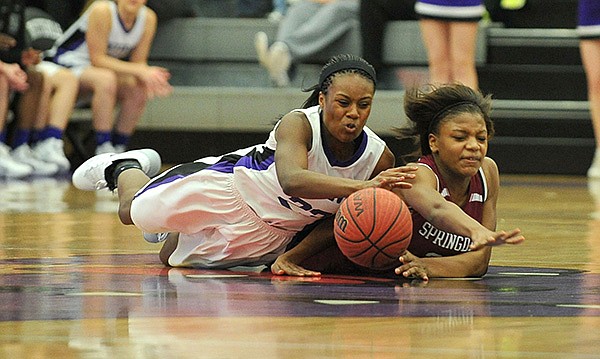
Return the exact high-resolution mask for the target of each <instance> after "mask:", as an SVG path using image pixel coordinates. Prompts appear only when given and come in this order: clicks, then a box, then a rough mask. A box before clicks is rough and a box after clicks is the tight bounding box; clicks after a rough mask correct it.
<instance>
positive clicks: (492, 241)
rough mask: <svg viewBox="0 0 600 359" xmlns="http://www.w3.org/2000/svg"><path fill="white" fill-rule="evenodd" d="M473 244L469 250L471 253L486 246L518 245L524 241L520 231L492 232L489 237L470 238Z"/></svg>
mask: <svg viewBox="0 0 600 359" xmlns="http://www.w3.org/2000/svg"><path fill="white" fill-rule="evenodd" d="M472 240H473V243H472V244H471V247H470V249H471V250H472V251H476V250H479V249H481V248H483V247H486V246H501V245H503V244H520V243H522V242H523V241H524V240H525V237H524V236H523V235H522V234H521V230H520V229H518V228H517V229H513V230H512V231H508V232H507V231H499V232H493V234H492V235H491V236H482V237H481V238H472Z"/></svg>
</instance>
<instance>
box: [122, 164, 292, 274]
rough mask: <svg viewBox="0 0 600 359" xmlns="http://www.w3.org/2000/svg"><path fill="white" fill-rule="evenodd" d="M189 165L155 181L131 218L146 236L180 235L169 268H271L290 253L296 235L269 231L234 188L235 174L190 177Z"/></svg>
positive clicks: (138, 198)
mask: <svg viewBox="0 0 600 359" xmlns="http://www.w3.org/2000/svg"><path fill="white" fill-rule="evenodd" d="M186 166H187V167H186ZM190 166H193V165H192V164H187V165H180V166H177V167H175V168H173V169H172V170H170V171H167V172H165V173H163V174H161V175H160V176H159V177H157V178H154V179H153V180H152V181H151V182H150V183H149V184H148V185H147V186H146V187H144V188H142V189H141V190H140V191H139V192H138V194H137V195H136V197H135V199H134V200H133V202H132V204H131V218H132V220H133V222H134V223H135V225H136V226H137V227H138V228H140V229H141V230H142V231H144V232H151V233H157V232H179V233H180V235H179V241H178V244H177V248H176V249H175V251H174V252H173V253H172V254H171V256H170V257H169V264H170V265H172V266H174V267H200V268H228V267H233V266H242V265H248V266H255V265H261V264H268V263H271V262H273V261H274V260H275V259H276V258H277V257H278V256H279V255H280V254H282V253H283V252H284V251H285V248H286V246H287V244H288V243H289V242H290V241H291V240H292V238H293V236H294V235H295V232H292V231H286V230H283V229H279V228H276V227H272V226H269V225H268V224H267V223H265V222H264V221H263V220H262V219H261V218H260V217H258V216H257V215H256V213H255V212H254V211H253V210H252V209H251V208H250V207H249V206H248V205H247V204H246V202H244V201H243V200H242V198H241V196H240V194H239V192H238V191H237V189H236V188H235V186H234V184H233V174H231V173H222V172H218V171H214V170H199V171H196V172H193V173H191V174H188V173H189V171H187V169H186V168H189V167H190ZM178 171H179V172H181V173H185V176H182V175H179V174H178Z"/></svg>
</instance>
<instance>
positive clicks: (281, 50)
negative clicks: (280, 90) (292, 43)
mask: <svg viewBox="0 0 600 359" xmlns="http://www.w3.org/2000/svg"><path fill="white" fill-rule="evenodd" d="M268 63H269V67H268V69H269V75H270V76H271V80H272V81H273V84H274V85H275V86H277V87H287V86H289V85H290V75H289V71H290V66H292V55H291V54H290V49H289V48H288V46H287V45H286V44H285V43H284V42H281V41H276V42H275V43H273V45H271V48H270V49H269V61H268Z"/></svg>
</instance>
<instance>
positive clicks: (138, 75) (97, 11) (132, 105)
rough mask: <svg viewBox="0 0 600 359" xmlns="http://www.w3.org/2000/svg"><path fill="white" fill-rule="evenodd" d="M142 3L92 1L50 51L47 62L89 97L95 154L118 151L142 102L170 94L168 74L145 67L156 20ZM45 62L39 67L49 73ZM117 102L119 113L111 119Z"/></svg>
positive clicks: (138, 0)
mask: <svg viewBox="0 0 600 359" xmlns="http://www.w3.org/2000/svg"><path fill="white" fill-rule="evenodd" d="M145 4H146V0H116V1H104V0H102V1H95V2H94V3H93V4H92V5H91V6H90V7H89V8H88V9H87V10H86V11H85V12H84V14H83V15H82V16H81V17H80V18H79V19H78V20H77V21H76V22H75V23H73V25H71V26H70V27H69V28H68V29H67V30H66V31H65V33H64V34H63V36H62V37H61V38H59V39H58V40H57V42H56V44H55V46H54V47H53V48H52V49H51V50H50V51H49V53H48V56H47V58H48V59H49V60H50V61H51V62H52V63H53V64H56V65H60V66H64V67H67V68H69V69H71V71H73V72H74V73H75V74H76V75H77V76H78V77H79V84H80V91H81V93H84V94H85V93H88V94H91V96H92V97H91V107H92V112H93V125H94V130H95V131H96V144H97V147H96V153H105V152H123V151H124V150H125V148H126V146H127V144H128V142H129V139H130V138H131V135H132V134H133V132H134V131H135V128H136V126H137V123H138V121H139V119H140V118H141V116H142V114H143V112H144V109H145V106H146V101H147V100H148V99H151V98H153V97H155V96H167V95H169V94H170V93H171V92H172V87H171V85H170V84H169V78H170V74H169V72H168V70H167V69H164V68H162V67H156V66H149V65H148V63H147V61H148V55H149V53H150V47H151V45H152V41H153V39H154V35H155V33H156V26H157V17H156V14H155V13H154V11H152V10H151V9H150V8H148V7H146V6H145ZM55 67H56V66H52V65H50V64H48V63H47V62H44V63H43V64H42V66H41V68H42V69H43V70H45V71H49V72H52V71H53V68H55ZM117 103H118V104H119V105H120V111H119V114H118V117H117V119H116V121H115V119H114V118H113V116H114V111H115V108H116V105H117Z"/></svg>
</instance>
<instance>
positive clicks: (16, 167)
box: [0, 142, 33, 178]
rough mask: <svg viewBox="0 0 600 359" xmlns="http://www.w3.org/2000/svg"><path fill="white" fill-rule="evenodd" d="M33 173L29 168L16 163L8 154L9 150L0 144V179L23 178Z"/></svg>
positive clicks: (23, 164) (3, 144)
mask: <svg viewBox="0 0 600 359" xmlns="http://www.w3.org/2000/svg"><path fill="white" fill-rule="evenodd" d="M32 172H33V168H31V166H29V165H27V164H25V163H21V162H18V161H17V160H15V159H14V158H13V157H12V156H11V153H10V148H9V147H8V146H7V145H6V144H5V143H3V142H0V177H6V178H23V177H26V176H29V175H30V174H31V173H32Z"/></svg>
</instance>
